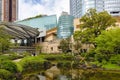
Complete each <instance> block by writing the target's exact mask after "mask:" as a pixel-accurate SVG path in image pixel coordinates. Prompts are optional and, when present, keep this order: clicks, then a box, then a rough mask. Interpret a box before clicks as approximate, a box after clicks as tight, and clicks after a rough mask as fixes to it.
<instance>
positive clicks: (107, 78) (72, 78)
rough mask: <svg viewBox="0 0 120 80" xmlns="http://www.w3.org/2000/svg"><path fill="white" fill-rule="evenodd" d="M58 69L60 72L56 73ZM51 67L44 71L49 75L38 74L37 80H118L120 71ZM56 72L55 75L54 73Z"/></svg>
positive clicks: (119, 79)
mask: <svg viewBox="0 0 120 80" xmlns="http://www.w3.org/2000/svg"><path fill="white" fill-rule="evenodd" d="M59 70H60V73H59V74H58V72H59ZM59 70H58V68H57V67H55V66H54V67H52V68H50V69H48V70H46V71H48V72H49V75H48V74H47V75H46V71H45V72H44V74H39V75H38V77H39V80H120V76H119V75H120V72H118V73H116V72H115V71H102V70H93V69H89V70H84V69H72V70H71V69H67V70H66V69H59ZM56 74H57V75H56Z"/></svg>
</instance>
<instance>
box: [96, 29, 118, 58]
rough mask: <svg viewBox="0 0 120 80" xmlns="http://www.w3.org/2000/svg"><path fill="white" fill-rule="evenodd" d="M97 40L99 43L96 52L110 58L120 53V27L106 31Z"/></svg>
mask: <svg viewBox="0 0 120 80" xmlns="http://www.w3.org/2000/svg"><path fill="white" fill-rule="evenodd" d="M95 42H96V44H97V47H96V50H95V51H96V53H98V54H102V55H104V56H105V57H106V58H108V59H109V58H110V57H111V55H112V54H120V28H117V29H113V30H109V31H104V32H102V34H101V35H99V36H98V37H97V38H96V39H95Z"/></svg>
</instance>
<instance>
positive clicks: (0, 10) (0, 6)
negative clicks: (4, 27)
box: [0, 0, 2, 21]
mask: <svg viewBox="0 0 120 80" xmlns="http://www.w3.org/2000/svg"><path fill="white" fill-rule="evenodd" d="M0 21H2V0H0Z"/></svg>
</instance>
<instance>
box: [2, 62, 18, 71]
mask: <svg viewBox="0 0 120 80" xmlns="http://www.w3.org/2000/svg"><path fill="white" fill-rule="evenodd" d="M0 69H5V70H8V71H10V72H11V73H17V72H18V69H17V66H16V64H15V63H14V62H12V61H0Z"/></svg>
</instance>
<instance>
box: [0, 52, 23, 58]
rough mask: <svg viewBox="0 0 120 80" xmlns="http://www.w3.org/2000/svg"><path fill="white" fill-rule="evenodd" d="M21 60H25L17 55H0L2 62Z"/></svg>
mask: <svg viewBox="0 0 120 80" xmlns="http://www.w3.org/2000/svg"><path fill="white" fill-rule="evenodd" d="M19 58H23V56H21V55H17V54H16V53H13V54H6V55H0V60H15V59H19Z"/></svg>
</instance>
